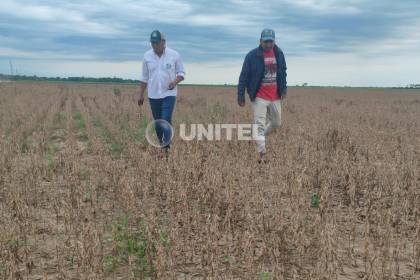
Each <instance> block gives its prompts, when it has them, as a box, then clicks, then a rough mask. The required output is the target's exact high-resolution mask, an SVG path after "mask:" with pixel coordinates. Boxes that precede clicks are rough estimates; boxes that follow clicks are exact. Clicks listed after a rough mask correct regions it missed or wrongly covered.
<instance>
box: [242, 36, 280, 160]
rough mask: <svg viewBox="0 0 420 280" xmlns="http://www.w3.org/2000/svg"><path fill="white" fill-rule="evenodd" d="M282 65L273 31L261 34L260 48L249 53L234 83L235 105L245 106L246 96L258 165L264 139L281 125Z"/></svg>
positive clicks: (262, 156)
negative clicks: (246, 97)
mask: <svg viewBox="0 0 420 280" xmlns="http://www.w3.org/2000/svg"><path fill="white" fill-rule="evenodd" d="M286 69H287V67H286V61H285V59H284V54H283V52H282V50H281V49H280V48H279V47H278V46H277V45H276V44H275V33H274V30H271V29H264V30H263V31H262V32H261V38H260V45H259V47H258V48H256V49H253V50H252V51H250V52H249V53H248V54H247V55H246V57H245V61H244V63H243V66H242V71H241V75H240V76H239V83H238V104H239V106H241V107H244V106H245V89H246V90H247V92H248V95H249V98H250V100H251V103H252V109H253V111H254V119H255V124H256V125H257V135H256V139H255V140H256V143H257V150H258V153H259V162H265V161H266V160H265V154H266V149H265V136H266V135H268V134H269V133H271V132H273V131H274V130H275V129H276V128H278V127H280V124H281V100H282V99H284V98H285V97H286V94H287V81H286V76H287V74H286Z"/></svg>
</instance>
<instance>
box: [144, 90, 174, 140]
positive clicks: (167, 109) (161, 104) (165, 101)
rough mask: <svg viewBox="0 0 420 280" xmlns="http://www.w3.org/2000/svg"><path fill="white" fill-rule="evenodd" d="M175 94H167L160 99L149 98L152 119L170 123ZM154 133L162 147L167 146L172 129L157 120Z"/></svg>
mask: <svg viewBox="0 0 420 280" xmlns="http://www.w3.org/2000/svg"><path fill="white" fill-rule="evenodd" d="M175 101H176V97H175V96H167V97H165V98H160V99H152V98H149V103H150V108H151V109H152V114H153V119H154V120H165V121H167V122H168V123H170V124H172V113H173V111H174V107H175ZM155 130H156V135H157V137H158V139H159V142H160V143H161V144H162V145H163V148H169V147H170V142H171V138H172V130H171V129H170V128H169V127H167V126H166V125H165V124H162V123H159V122H157V123H156V124H155Z"/></svg>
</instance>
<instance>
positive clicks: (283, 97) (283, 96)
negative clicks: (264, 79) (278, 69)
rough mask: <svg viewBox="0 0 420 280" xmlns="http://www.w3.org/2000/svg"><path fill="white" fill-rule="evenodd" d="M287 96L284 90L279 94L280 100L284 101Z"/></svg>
mask: <svg viewBox="0 0 420 280" xmlns="http://www.w3.org/2000/svg"><path fill="white" fill-rule="evenodd" d="M286 96H287V89H285V90H284V91H283V92H282V94H281V99H286Z"/></svg>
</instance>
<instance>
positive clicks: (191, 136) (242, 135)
mask: <svg viewBox="0 0 420 280" xmlns="http://www.w3.org/2000/svg"><path fill="white" fill-rule="evenodd" d="M257 129H258V127H257V125H256V124H185V123H181V124H179V129H178V130H177V131H179V137H180V138H181V139H182V140H184V141H221V140H227V141H231V140H240V141H255V140H264V136H259V135H258V130H257ZM175 133H176V131H175V128H174V127H173V126H172V125H171V124H170V123H169V122H167V121H166V120H163V119H158V120H154V121H152V122H150V123H149V124H148V125H147V128H146V133H145V136H146V139H147V142H149V144H150V145H152V146H154V147H158V148H162V147H165V146H167V145H169V144H170V143H171V141H172V139H173V137H174V135H175Z"/></svg>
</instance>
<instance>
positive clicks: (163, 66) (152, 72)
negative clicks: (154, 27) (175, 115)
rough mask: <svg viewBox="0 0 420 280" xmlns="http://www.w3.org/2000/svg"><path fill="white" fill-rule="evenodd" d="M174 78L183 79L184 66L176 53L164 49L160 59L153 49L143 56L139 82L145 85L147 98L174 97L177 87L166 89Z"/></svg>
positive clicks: (166, 48)
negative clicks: (179, 77)
mask: <svg viewBox="0 0 420 280" xmlns="http://www.w3.org/2000/svg"><path fill="white" fill-rule="evenodd" d="M176 76H182V77H185V70H184V65H183V64H182V60H181V56H180V55H179V53H178V52H176V51H174V50H172V49H170V48H168V47H165V50H164V51H163V54H162V55H161V56H160V57H159V56H158V55H157V54H156V53H155V52H154V51H153V49H150V50H148V51H147V52H146V53H145V54H144V56H143V65H142V76H141V79H140V81H142V82H144V83H147V94H148V96H149V98H152V99H159V98H165V97H167V96H176V94H177V87H175V88H174V89H172V90H169V89H168V88H169V84H170V83H171V82H172V81H174V80H175V78H176Z"/></svg>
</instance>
